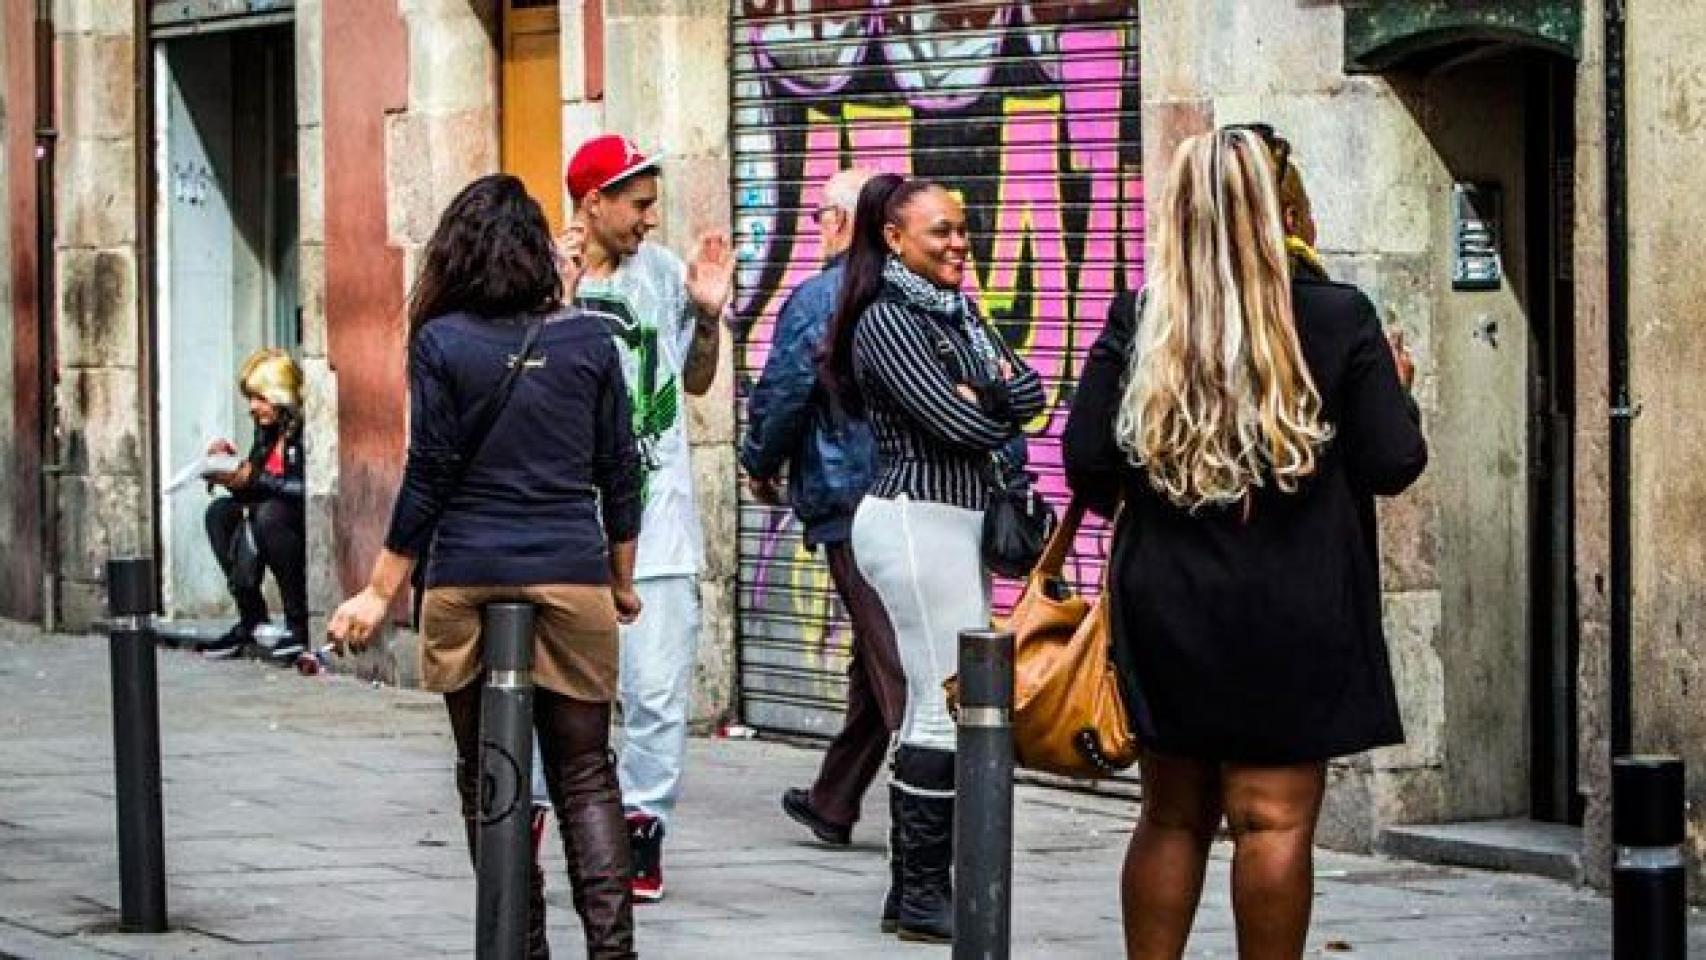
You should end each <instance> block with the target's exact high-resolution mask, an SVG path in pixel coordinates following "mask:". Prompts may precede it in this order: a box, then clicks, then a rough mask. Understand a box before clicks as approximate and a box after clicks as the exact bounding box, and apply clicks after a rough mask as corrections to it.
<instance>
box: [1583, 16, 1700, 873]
mask: <svg viewBox="0 0 1706 960" xmlns="http://www.w3.org/2000/svg"><path fill="white" fill-rule="evenodd" d="M1626 6H1627V8H1628V17H1629V42H1628V49H1629V51H1630V52H1631V54H1630V61H1629V85H1628V103H1629V111H1630V112H1629V134H1630V137H1629V152H1628V157H1629V224H1630V236H1629V254H1630V270H1629V277H1630V284H1629V318H1630V321H1629V326H1630V330H1629V334H1630V344H1631V351H1632V353H1631V358H1630V365H1631V369H1632V372H1633V395H1634V399H1635V401H1636V402H1637V403H1638V404H1639V405H1640V406H1641V408H1642V412H1641V415H1640V418H1639V419H1638V420H1637V421H1636V422H1635V448H1634V459H1635V463H1634V478H1633V497H1632V501H1633V503H1634V518H1633V520H1634V527H1633V539H1634V563H1635V568H1634V581H1633V586H1634V604H1635V606H1634V614H1635V632H1634V648H1635V649H1634V678H1635V680H1634V691H1633V695H1632V696H1633V703H1634V713H1635V729H1634V746H1635V749H1636V750H1637V751H1639V752H1651V753H1672V754H1676V755H1679V756H1681V757H1683V758H1684V760H1685V761H1686V762H1687V765H1688V773H1689V781H1688V800H1689V814H1688V816H1689V827H1690V829H1689V841H1688V850H1689V854H1690V857H1689V861H1690V867H1691V876H1690V881H1691V882H1690V888H1691V889H1692V890H1693V891H1695V894H1696V896H1706V887H1703V882H1706V708H1703V706H1702V703H1703V699H1706V509H1703V506H1702V505H1703V504H1706V443H1703V442H1702V441H1701V439H1700V438H1701V428H1702V425H1703V424H1706V392H1703V391H1702V390H1701V389H1700V378H1701V374H1702V371H1703V370H1706V327H1703V326H1702V324H1701V323H1700V314H1701V308H1702V305H1703V304H1706V260H1703V259H1702V258H1701V256H1700V234H1701V227H1700V224H1701V221H1702V218H1703V216H1706V199H1703V198H1706V164H1702V163H1700V162H1699V157H1700V154H1701V150H1702V147H1703V145H1706V71H1703V70H1702V69H1701V68H1700V65H1699V63H1700V60H1699V51H1700V49H1701V45H1702V43H1706V2H1703V0H1677V2H1673V3H1667V4H1664V5H1662V6H1658V5H1653V4H1628V5H1626ZM1602 369H1603V368H1602ZM1599 379H1601V380H1603V377H1601V378H1599Z"/></svg>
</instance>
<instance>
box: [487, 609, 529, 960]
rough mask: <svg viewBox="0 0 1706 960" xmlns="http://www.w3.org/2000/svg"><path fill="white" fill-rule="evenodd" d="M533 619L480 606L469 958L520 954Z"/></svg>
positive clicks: (523, 950)
mask: <svg viewBox="0 0 1706 960" xmlns="http://www.w3.org/2000/svg"><path fill="white" fill-rule="evenodd" d="M533 618H534V609H533V605H532V604H530V603H492V604H487V605H486V608H485V610H484V612H483V613H482V626H481V634H480V637H481V645H482V646H483V647H484V658H485V666H486V688H485V689H484V690H482V691H481V693H480V839H479V842H478V843H477V844H476V845H475V851H476V855H475V867H474V871H475V876H476V882H477V886H478V893H477V897H478V901H477V913H476V916H477V917H478V921H477V925H476V926H477V932H476V935H475V944H474V953H475V956H476V957H478V958H480V960H511V958H515V960H519V958H521V957H525V956H526V955H527V897H528V881H529V879H530V876H529V874H530V873H531V871H532V866H533V839H532V836H531V826H532V813H533V809H532V780H533V773H532V770H533Z"/></svg>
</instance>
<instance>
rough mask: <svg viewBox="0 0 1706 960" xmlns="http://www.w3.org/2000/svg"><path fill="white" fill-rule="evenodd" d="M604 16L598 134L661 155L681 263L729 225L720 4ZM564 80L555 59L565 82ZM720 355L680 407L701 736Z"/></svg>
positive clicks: (719, 638) (709, 632)
mask: <svg viewBox="0 0 1706 960" xmlns="http://www.w3.org/2000/svg"><path fill="white" fill-rule="evenodd" d="M604 15H605V34H604V49H605V100H604V111H603V114H604V120H605V123H606V124H607V126H608V128H609V129H610V130H613V131H619V132H621V133H624V134H627V135H628V136H630V137H632V138H633V139H634V140H635V141H636V142H638V143H639V144H640V145H641V146H642V148H645V149H659V148H661V149H663V150H664V151H665V152H666V153H667V154H668V159H667V160H666V161H665V163H664V176H663V195H662V204H663V213H662V226H661V228H660V230H659V232H658V235H657V237H656V239H658V240H659V241H660V242H662V243H664V244H666V245H668V246H669V247H671V248H672V249H674V250H675V251H676V252H677V253H680V254H681V255H682V256H683V257H686V256H689V255H690V254H691V252H692V248H693V243H694V240H695V238H696V237H697V236H698V235H699V234H700V233H701V232H703V231H705V230H722V231H725V232H726V231H728V230H729V228H730V223H731V210H730V194H729V47H728V30H729V26H728V25H729V19H728V18H729V6H728V0H607V2H606V3H605V13H604ZM569 72H570V70H569V68H568V61H566V60H565V70H564V74H565V76H567V75H568V74H569ZM579 139H580V137H578V136H576V131H574V130H573V129H572V128H569V127H565V128H564V136H563V140H564V144H565V148H566V149H568V150H573V149H574V146H575V144H576V143H578V142H579ZM732 348H733V342H732V339H731V335H730V333H729V331H728V330H726V329H725V330H724V333H723V347H722V352H721V354H720V356H719V358H718V372H717V380H716V383H715V384H714V385H713V386H712V387H711V391H710V392H709V393H708V394H707V395H706V396H704V397H700V398H695V399H691V400H690V401H689V403H688V432H689V435H690V437H691V440H692V444H693V467H694V484H695V493H696V494H697V497H698V500H699V513H700V517H701V520H702V522H703V523H704V526H705V546H706V565H705V571H704V576H703V579H702V582H701V584H700V597H701V601H702V603H703V608H704V609H703V612H704V617H703V627H702V630H701V634H700V644H699V663H698V667H697V669H696V670H695V673H694V677H695V684H694V707H693V712H694V719H695V721H696V723H698V724H699V725H700V726H701V727H704V726H708V725H712V724H715V723H716V722H718V721H721V720H724V719H726V718H728V717H730V716H732V715H733V713H734V709H735V680H736V650H735V643H736V637H735V620H736V617H735V612H736V611H735V602H736V595H735V577H736V573H737V571H738V566H739V556H738V553H737V551H738V537H737V535H736V528H737V523H738V513H737V511H738V502H737V496H736V483H737V479H736V471H735V455H734V445H735V410H734V402H735V401H734V353H733V349H732Z"/></svg>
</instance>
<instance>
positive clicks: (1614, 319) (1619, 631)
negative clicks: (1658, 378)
mask: <svg viewBox="0 0 1706 960" xmlns="http://www.w3.org/2000/svg"><path fill="white" fill-rule="evenodd" d="M1625 23H1626V12H1625V9H1624V0H1606V3H1605V210H1606V223H1605V230H1606V238H1605V241H1606V268H1605V274H1606V286H1607V291H1606V293H1607V298H1608V307H1607V318H1606V319H1607V326H1608V328H1609V329H1608V331H1607V336H1606V344H1607V352H1608V353H1609V356H1608V357H1607V360H1608V365H1609V368H1610V369H1609V377H1608V382H1607V386H1608V388H1609V393H1608V396H1609V397H1610V400H1611V418H1610V420H1611V422H1610V431H1611V436H1610V455H1611V462H1610V463H1609V464H1608V466H1609V468H1610V472H1611V477H1610V484H1611V490H1610V506H1611V530H1610V534H1611V543H1610V548H1611V557H1610V563H1611V569H1610V571H1609V572H1610V581H1611V584H1610V587H1611V650H1610V665H1609V666H1610V680H1611V691H1610V693H1611V730H1610V739H1611V755H1612V757H1613V758H1616V757H1620V756H1625V755H1627V754H1628V753H1629V752H1630V749H1631V746H1632V744H1633V740H1634V732H1633V731H1634V722H1633V716H1632V713H1631V707H1630V700H1631V695H1632V690H1633V687H1632V684H1633V677H1632V672H1631V666H1632V664H1631V661H1632V649H1633V637H1634V620H1633V616H1632V611H1631V603H1630V591H1631V586H1632V585H1631V584H1630V582H1629V580H1630V568H1631V563H1630V521H1631V517H1630V509H1629V498H1630V482H1629V475H1630V444H1631V437H1630V434H1631V429H1632V427H1633V426H1634V420H1635V417H1636V416H1637V415H1638V414H1639V413H1640V410H1639V409H1638V408H1637V407H1636V406H1635V404H1634V402H1633V400H1632V399H1631V398H1630V396H1629V163H1628V118H1627V114H1626V111H1625V106H1626V101H1625V95H1626V90H1625V83H1626V74H1625V71H1624V55H1625V50H1624V42H1625V37H1624V28H1625Z"/></svg>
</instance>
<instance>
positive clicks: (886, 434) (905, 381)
mask: <svg viewBox="0 0 1706 960" xmlns="http://www.w3.org/2000/svg"><path fill="white" fill-rule="evenodd" d="M974 324H975V326H973V327H972V328H970V329H968V328H967V327H966V326H965V325H963V322H962V315H958V314H950V313H944V312H942V311H941V310H940V309H939V308H938V307H937V304H935V303H932V302H928V301H925V300H923V299H922V298H917V297H909V296H908V295H907V292H906V291H905V290H904V289H902V288H900V287H898V286H897V285H895V284H892V283H891V284H889V285H888V287H887V289H886V290H885V293H884V296H883V297H882V298H881V299H879V300H877V302H875V303H873V304H871V306H870V307H868V308H867V309H866V310H865V313H864V314H863V315H862V316H861V317H860V319H859V326H858V328H857V329H856V330H855V331H854V334H853V372H854V376H855V377H856V378H857V379H858V382H859V390H860V392H861V393H862V394H863V396H864V400H865V406H866V416H867V417H868V418H869V420H870V423H871V429H872V432H873V433H874V434H875V436H876V441H877V456H878V461H879V465H878V474H877V479H876V482H875V483H873V484H872V486H871V489H870V494H871V495H872V496H876V497H886V498H894V497H898V496H900V495H902V494H905V495H906V496H908V497H911V498H912V499H914V500H925V501H930V502H933V503H945V504H950V505H953V506H957V507H964V508H966V509H971V510H981V509H983V507H984V503H985V500H986V499H987V496H988V491H989V485H988V480H987V479H985V478H986V475H987V473H988V471H989V467H990V454H991V453H992V452H994V451H996V450H999V449H1001V448H1003V447H1005V446H1006V445H1007V444H1008V443H1009V441H1011V440H1012V439H1013V438H1014V437H1015V436H1017V435H1018V433H1019V424H1020V423H1023V422H1024V421H1026V420H1029V419H1031V418H1032V417H1035V416H1036V415H1037V414H1039V413H1041V412H1042V409H1043V403H1044V397H1043V384H1042V379H1041V378H1040V377H1038V376H1037V374H1036V371H1034V370H1032V369H1031V368H1030V367H1028V366H1026V365H1025V363H1024V362H1023V361H1021V360H1020V359H1019V357H1018V356H1017V355H1016V354H1014V353H1013V351H1012V349H1011V348H1010V347H1008V346H1007V344H1006V342H1005V341H1004V340H1002V338H1001V337H1000V336H998V335H995V334H993V333H989V334H987V335H985V334H984V333H983V330H986V329H987V328H983V327H981V324H976V321H974ZM974 337H978V338H979V339H982V340H983V342H982V343H974V342H973V338H974ZM991 346H993V349H994V351H995V352H996V353H998V354H999V355H1000V357H1001V359H1003V360H1005V361H1006V362H1007V363H1008V364H1009V365H1010V366H1011V367H1012V370H1013V377H1012V379H1010V380H1009V381H1008V392H1009V396H1010V398H1011V407H1012V411H1013V414H1014V420H1013V421H1007V420H1000V419H996V418H994V417H991V416H990V415H989V414H987V413H985V412H984V410H983V409H982V407H980V406H979V405H978V404H977V403H976V402H974V401H972V400H968V399H966V398H965V397H963V396H961V395H960V393H959V392H958V391H956V390H955V386H956V385H957V383H958V382H959V373H958V371H965V370H979V369H984V368H985V367H986V361H985V359H984V357H983V355H982V352H981V351H980V348H982V349H984V350H987V349H989V348H990V347H991Z"/></svg>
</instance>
